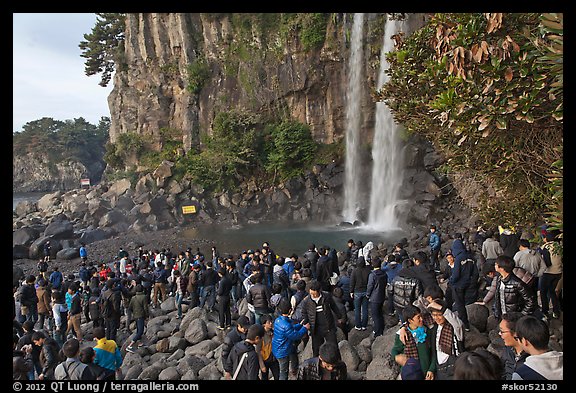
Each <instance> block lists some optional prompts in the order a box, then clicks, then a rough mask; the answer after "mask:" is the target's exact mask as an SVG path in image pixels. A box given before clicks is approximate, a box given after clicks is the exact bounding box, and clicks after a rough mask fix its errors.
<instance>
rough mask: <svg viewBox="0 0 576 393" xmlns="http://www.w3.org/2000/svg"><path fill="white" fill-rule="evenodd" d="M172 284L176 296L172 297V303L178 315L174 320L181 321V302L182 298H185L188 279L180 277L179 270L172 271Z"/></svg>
mask: <svg viewBox="0 0 576 393" xmlns="http://www.w3.org/2000/svg"><path fill="white" fill-rule="evenodd" d="M174 277H175V280H174V283H175V284H176V286H175V291H176V296H175V297H174V302H175V303H176V310H177V312H178V314H177V315H176V319H182V301H183V300H184V296H186V287H187V286H188V279H187V278H186V277H184V276H183V275H182V273H181V272H180V270H174Z"/></svg>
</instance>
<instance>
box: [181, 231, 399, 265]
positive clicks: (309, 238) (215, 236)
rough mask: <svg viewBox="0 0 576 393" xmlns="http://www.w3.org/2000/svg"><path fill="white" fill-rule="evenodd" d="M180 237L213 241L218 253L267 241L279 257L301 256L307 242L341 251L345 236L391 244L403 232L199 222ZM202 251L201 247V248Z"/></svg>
mask: <svg viewBox="0 0 576 393" xmlns="http://www.w3.org/2000/svg"><path fill="white" fill-rule="evenodd" d="M182 236H183V237H184V238H185V239H187V240H190V241H191V242H192V243H193V240H194V239H211V240H214V244H215V245H216V248H217V250H218V251H219V252H220V255H225V254H232V255H234V256H236V255H238V254H239V253H240V252H241V251H242V250H246V249H250V248H251V249H257V248H261V247H262V243H263V242H268V243H269V244H270V248H272V250H274V252H275V253H276V254H279V255H281V256H284V257H286V256H290V255H291V254H293V253H295V254H297V255H302V254H303V253H304V252H306V251H307V250H308V246H309V245H310V244H312V243H313V244H314V245H315V246H316V247H317V248H320V247H322V246H324V245H327V246H330V247H331V248H335V249H336V250H338V251H344V250H346V248H347V242H348V239H354V241H359V240H360V241H362V243H363V244H364V245H365V244H366V243H368V242H369V241H372V242H373V243H374V246H377V245H378V243H381V242H383V243H384V244H387V245H392V244H393V243H396V242H397V241H399V240H400V239H401V238H402V237H404V236H405V234H404V233H403V232H402V231H400V230H394V231H373V230H370V229H368V228H363V227H339V226H336V225H322V224H306V223H261V224H250V225H243V226H234V227H230V226H216V225H202V226H199V227H197V228H190V229H184V230H183V231H182ZM202 252H204V249H203V248H202Z"/></svg>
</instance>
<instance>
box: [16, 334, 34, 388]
mask: <svg viewBox="0 0 576 393" xmlns="http://www.w3.org/2000/svg"><path fill="white" fill-rule="evenodd" d="M17 343H18V335H17V334H16V333H14V334H12V380H13V381H28V380H33V379H34V378H29V374H30V373H32V375H33V374H34V366H33V364H32V347H33V344H27V345H25V346H23V347H21V348H20V349H16V347H17ZM14 386H16V385H14Z"/></svg>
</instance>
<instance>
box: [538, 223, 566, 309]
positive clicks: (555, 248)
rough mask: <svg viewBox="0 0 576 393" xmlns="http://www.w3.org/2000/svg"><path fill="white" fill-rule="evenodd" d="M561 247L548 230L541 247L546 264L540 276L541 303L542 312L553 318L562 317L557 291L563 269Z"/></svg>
mask: <svg viewBox="0 0 576 393" xmlns="http://www.w3.org/2000/svg"><path fill="white" fill-rule="evenodd" d="M560 248H561V246H560V244H559V243H558V242H557V241H556V237H555V235H554V234H553V232H547V233H546V242H545V243H544V244H543V245H542V246H541V247H540V249H541V251H542V255H543V258H544V263H545V264H546V270H544V273H543V274H542V277H541V278H540V303H541V304H542V312H543V313H544V314H545V315H548V316H549V317H551V318H560V302H559V300H558V294H557V293H556V288H557V286H558V283H559V281H560V279H561V278H562V269H563V262H562V254H561V253H560V252H559V249H560ZM550 303H552V312H551V313H549V310H550Z"/></svg>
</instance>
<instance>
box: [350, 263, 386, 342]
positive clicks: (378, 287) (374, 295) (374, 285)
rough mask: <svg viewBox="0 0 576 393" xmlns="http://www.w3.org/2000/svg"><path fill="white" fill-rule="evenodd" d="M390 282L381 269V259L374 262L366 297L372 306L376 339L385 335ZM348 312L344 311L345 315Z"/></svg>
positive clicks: (371, 312)
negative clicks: (387, 289)
mask: <svg viewBox="0 0 576 393" xmlns="http://www.w3.org/2000/svg"><path fill="white" fill-rule="evenodd" d="M387 282H388V280H387V277H386V273H385V272H384V270H382V269H381V268H380V258H374V259H373V260H372V271H371V272H370V274H369V275H368V285H367V286H366V297H367V298H368V302H369V304H370V314H371V315H372V321H373V323H374V325H373V329H372V334H373V336H374V337H378V336H381V335H382V334H383V333H384V309H383V306H384V299H385V297H386V284H387ZM345 313H346V310H344V314H345Z"/></svg>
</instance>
